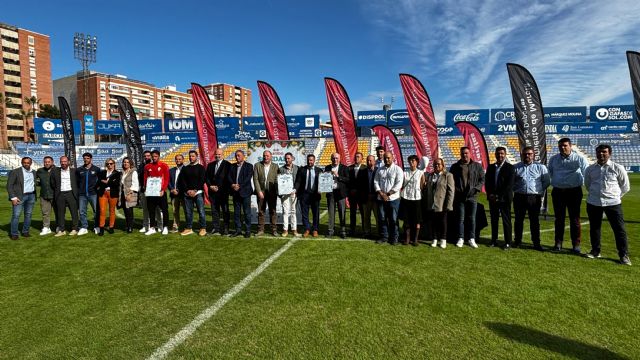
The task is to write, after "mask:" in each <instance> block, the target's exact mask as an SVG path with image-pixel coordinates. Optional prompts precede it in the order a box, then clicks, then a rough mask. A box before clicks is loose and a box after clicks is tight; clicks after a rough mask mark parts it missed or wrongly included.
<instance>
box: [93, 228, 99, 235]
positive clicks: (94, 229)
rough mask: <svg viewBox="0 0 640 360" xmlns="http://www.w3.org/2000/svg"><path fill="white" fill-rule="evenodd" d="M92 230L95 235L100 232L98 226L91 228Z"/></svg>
mask: <svg viewBox="0 0 640 360" xmlns="http://www.w3.org/2000/svg"><path fill="white" fill-rule="evenodd" d="M93 232H94V233H95V234H96V235H98V234H100V228H99V227H94V228H93Z"/></svg>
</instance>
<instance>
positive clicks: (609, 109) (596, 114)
mask: <svg viewBox="0 0 640 360" xmlns="http://www.w3.org/2000/svg"><path fill="white" fill-rule="evenodd" d="M589 116H590V118H591V121H593V122H595V121H636V112H635V107H634V106H633V105H596V106H591V107H590V108H589Z"/></svg>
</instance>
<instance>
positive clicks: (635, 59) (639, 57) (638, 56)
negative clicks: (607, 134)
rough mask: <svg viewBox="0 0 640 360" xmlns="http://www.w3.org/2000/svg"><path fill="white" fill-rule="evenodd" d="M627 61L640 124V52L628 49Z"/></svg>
mask: <svg viewBox="0 0 640 360" xmlns="http://www.w3.org/2000/svg"><path fill="white" fill-rule="evenodd" d="M627 62H628V63H629V75H630V77H631V90H632V91H633V102H634V103H635V110H636V111H635V115H636V121H637V123H638V124H639V125H640V53H639V52H636V51H627Z"/></svg>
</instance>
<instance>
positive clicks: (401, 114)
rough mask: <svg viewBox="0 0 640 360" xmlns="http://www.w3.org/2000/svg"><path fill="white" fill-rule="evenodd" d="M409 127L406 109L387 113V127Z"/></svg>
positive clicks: (409, 122) (409, 121)
mask: <svg viewBox="0 0 640 360" xmlns="http://www.w3.org/2000/svg"><path fill="white" fill-rule="evenodd" d="M408 125H411V120H410V119H409V112H408V111H407V109H398V110H389V111H387V126H389V127H393V126H408Z"/></svg>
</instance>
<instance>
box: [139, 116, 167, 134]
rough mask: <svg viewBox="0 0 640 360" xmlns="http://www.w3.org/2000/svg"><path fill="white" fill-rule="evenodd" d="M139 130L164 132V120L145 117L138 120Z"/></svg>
mask: <svg viewBox="0 0 640 360" xmlns="http://www.w3.org/2000/svg"><path fill="white" fill-rule="evenodd" d="M138 130H139V131H140V133H141V134H148V133H158V132H162V120H160V119H144V120H138Z"/></svg>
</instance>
